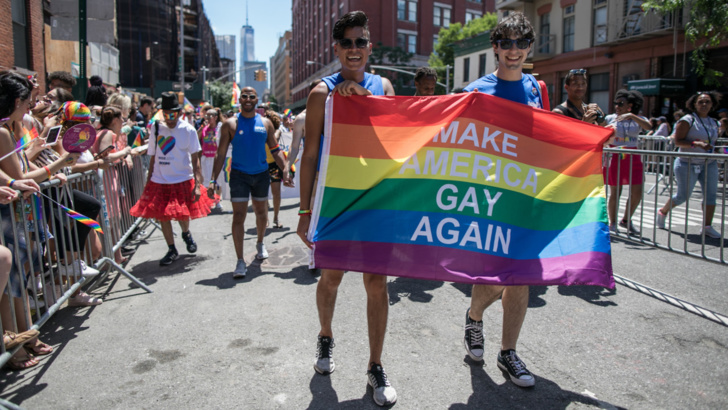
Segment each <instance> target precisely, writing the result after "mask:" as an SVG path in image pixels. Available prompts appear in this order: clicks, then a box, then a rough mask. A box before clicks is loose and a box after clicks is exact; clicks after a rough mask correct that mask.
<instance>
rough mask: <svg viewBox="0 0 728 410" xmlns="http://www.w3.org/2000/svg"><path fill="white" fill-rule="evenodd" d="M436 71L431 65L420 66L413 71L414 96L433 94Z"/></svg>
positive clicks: (435, 83)
mask: <svg viewBox="0 0 728 410" xmlns="http://www.w3.org/2000/svg"><path fill="white" fill-rule="evenodd" d="M436 85H437V71H435V69H434V68H432V67H420V68H418V69H417V71H415V96H426V95H435V86H436Z"/></svg>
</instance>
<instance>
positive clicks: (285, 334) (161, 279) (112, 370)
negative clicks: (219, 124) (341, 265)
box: [0, 199, 728, 409]
mask: <svg viewBox="0 0 728 410" xmlns="http://www.w3.org/2000/svg"><path fill="white" fill-rule="evenodd" d="M225 205H226V211H227V212H225V213H223V214H213V215H211V216H209V217H207V218H204V219H200V220H195V221H193V222H192V225H191V230H192V233H193V235H194V237H195V239H196V240H197V242H198V245H199V251H198V252H197V254H196V255H188V254H186V252H184V251H183V249H184V244H183V243H182V240H181V238H179V237H178V238H177V246H178V249H180V251H181V257H180V259H179V260H177V261H176V262H175V263H174V264H172V265H171V266H169V267H160V266H159V264H158V261H159V259H160V258H161V257H162V256H163V255H164V253H165V252H166V245H165V244H164V241H163V239H162V235H161V232H160V231H158V230H155V231H154V232H151V235H150V236H149V237H148V239H146V240H144V241H141V242H138V243H135V244H134V245H135V246H138V251H137V252H136V254H135V255H134V256H133V258H132V259H131V261H130V263H129V265H128V270H129V272H130V273H131V274H133V275H135V276H137V277H138V278H140V279H141V280H142V281H143V282H144V283H145V284H147V285H148V286H149V287H150V288H151V289H152V290H153V291H154V293H151V294H148V293H146V292H144V291H143V290H141V289H139V288H137V287H135V286H133V285H132V283H131V282H130V281H129V280H128V279H127V278H125V277H123V276H118V275H116V274H113V275H111V276H110V277H109V278H108V279H107V280H106V281H105V282H104V283H103V284H102V285H101V286H100V287H99V288H97V289H96V290H95V291H94V292H93V293H94V294H96V295H101V296H102V297H103V298H104V303H103V304H102V305H100V306H97V307H91V308H69V307H64V308H62V309H61V310H60V311H59V312H58V313H57V314H56V315H55V316H54V317H53V318H52V319H51V320H50V321H49V322H48V323H47V324H46V325H45V326H44V327H43V328H42V329H41V338H42V340H44V341H46V342H48V343H50V344H51V345H53V346H54V348H55V352H54V353H53V354H51V355H50V356H46V357H43V359H42V361H41V365H40V366H37V367H35V368H33V369H30V370H28V371H24V372H2V373H0V386H2V387H1V393H0V397H2V398H3V399H5V400H8V401H10V402H12V403H15V404H17V405H19V406H21V407H23V408H27V409H146V408H162V409H233V408H245V409H269V408H281V409H301V408H310V409H331V408H352V409H367V408H377V406H376V405H375V404H374V403H373V401H372V400H371V397H370V395H371V390H370V389H369V388H367V383H366V376H365V372H366V365H367V363H366V361H367V358H368V342H367V331H366V311H365V302H366V295H365V292H364V289H363V286H362V280H361V274H359V273H354V272H351V273H347V274H346V275H345V276H344V280H343V282H342V285H341V287H340V290H339V295H338V303H337V308H336V314H335V317H334V332H335V343H336V347H335V349H334V357H335V359H336V363H337V369H336V371H335V372H334V373H333V374H332V375H330V376H321V375H318V374H316V373H315V371H314V369H313V362H314V357H315V350H316V335H317V333H318V330H319V325H318V316H317V312H316V305H315V290H316V283H317V280H318V278H317V276H316V275H314V274H312V273H311V272H310V271H309V270H308V268H307V260H308V257H307V250H306V248H305V247H304V246H303V244H302V243H301V241H300V240H299V239H298V237H297V236H296V234H295V224H296V223H297V219H298V217H297V215H296V211H297V209H298V204H297V200H295V199H286V200H284V203H283V205H284V206H283V211H282V214H281V221H282V223H283V224H284V225H285V228H284V229H282V230H271V229H269V230H268V231H267V235H266V244H267V247H268V251H269V252H270V258H269V259H268V260H266V261H264V262H263V263H253V264H252V266H251V267H250V268H249V274H248V276H247V278H245V279H244V280H235V279H233V278H232V270H233V269H234V267H235V254H234V250H233V246H232V238H231V236H230V224H231V220H232V214H231V213H230V206H229V203H225ZM251 215H252V213H251ZM175 229H176V231H177V233H178V234H179V228H178V227H175ZM254 232H255V231H254V224H253V221H252V218H251V217H250V216H249V219H248V221H246V240H245V254H246V257H247V258H248V260H249V261H250V260H252V259H253V255H254V253H255V246H254V245H255V238H254ZM710 246H715V245H714V244H712V245H710ZM612 253H613V263H614V272H615V274H616V275H619V276H621V277H625V278H628V279H631V280H634V281H637V282H639V283H642V284H644V285H647V286H650V287H652V288H655V289H658V290H660V291H663V292H665V293H667V294H670V295H673V296H675V297H678V298H680V299H683V300H685V301H688V302H690V303H693V304H695V305H698V306H701V307H703V308H706V309H710V310H713V311H716V312H718V313H721V314H723V315H725V314H728V298H726V297H725V295H724V292H725V289H728V269H726V268H725V266H722V265H718V264H715V263H711V262H706V261H703V260H700V259H696V258H691V257H687V256H684V255H677V254H674V253H670V252H668V251H664V250H657V249H653V248H650V247H648V246H646V245H642V244H636V243H633V242H628V241H624V240H621V239H617V240H615V241H614V242H613V251H612ZM372 257H376V255H372ZM530 291H531V294H530V301H529V311H528V314H527V316H526V322H525V324H524V327H523V331H522V333H521V338H520V342H519V348H518V352H519V355H520V356H521V358H522V359H523V360H524V361H525V362H526V364H527V365H528V368H529V370H531V371H532V372H533V373H534V374H535V376H536V386H535V387H534V388H531V389H522V388H519V387H517V386H515V385H513V384H512V383H511V382H510V381H508V380H507V379H506V378H505V377H504V375H503V373H502V372H501V371H500V370H499V369H498V368H497V366H496V354H497V352H498V349H499V343H500V326H501V316H502V309H501V306H500V304H499V303H496V304H494V305H493V306H491V308H490V309H488V310H487V311H486V316H485V319H484V320H485V338H486V353H485V357H486V360H485V362H484V363H475V362H472V361H471V360H470V359H468V358H467V357H466V354H465V350H464V348H463V324H464V316H465V311H466V309H467V307H468V306H469V296H470V286H466V285H461V284H453V283H443V282H431V281H418V280H412V279H401V278H389V295H390V311H389V324H388V333H387V339H386V341H385V348H384V350H385V352H384V356H383V364H384V367H385V369H386V371H387V373H388V375H389V379H390V381H391V382H392V385H393V386H394V387H395V388H396V389H397V393H398V396H399V400H398V402H397V404H395V406H394V407H396V408H401V409H465V408H473V409H475V408H477V409H490V408H493V409H499V408H509V409H534V408H537V409H580V408H606V409H613V408H635V409H655V408H660V409H662V408H676V409H677V408H679V409H686V408H690V409H717V408H728V327H726V326H724V325H721V324H718V323H715V322H713V321H710V320H707V319H705V318H702V317H700V316H698V315H695V314H693V313H690V312H688V311H686V310H683V309H680V308H678V307H675V306H672V305H670V304H667V303H665V302H663V301H660V300H657V299H655V298H653V297H650V296H646V295H644V294H642V293H639V292H636V291H634V290H632V289H629V288H626V287H624V286H621V285H617V287H616V289H614V290H609V289H602V288H597V287H588V286H574V287H565V286H551V287H532V288H531V290H530Z"/></svg>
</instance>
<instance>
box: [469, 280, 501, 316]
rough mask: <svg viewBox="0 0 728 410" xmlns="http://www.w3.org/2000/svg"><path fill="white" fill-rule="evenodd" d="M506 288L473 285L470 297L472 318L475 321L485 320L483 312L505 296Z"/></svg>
mask: <svg viewBox="0 0 728 410" xmlns="http://www.w3.org/2000/svg"><path fill="white" fill-rule="evenodd" d="M504 290H505V286H491V285H473V292H472V295H471V296H470V318H471V319H473V320H475V321H478V322H479V321H482V320H483V312H485V309H486V308H488V306H490V305H491V304H493V302H495V301H496V300H498V298H499V297H500V296H501V294H503V291H504Z"/></svg>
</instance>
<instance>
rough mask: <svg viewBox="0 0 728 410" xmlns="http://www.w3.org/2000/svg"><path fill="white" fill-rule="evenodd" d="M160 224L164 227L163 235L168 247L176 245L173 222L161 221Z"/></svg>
mask: <svg viewBox="0 0 728 410" xmlns="http://www.w3.org/2000/svg"><path fill="white" fill-rule="evenodd" d="M159 224H160V225H161V226H162V235H164V240H165V241H166V242H167V246H172V245H174V231H173V230H172V222H171V221H159Z"/></svg>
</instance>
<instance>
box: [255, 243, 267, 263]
mask: <svg viewBox="0 0 728 410" xmlns="http://www.w3.org/2000/svg"><path fill="white" fill-rule="evenodd" d="M255 249H257V250H258V253H257V254H255V259H268V251H267V250H266V249H265V244H264V243H263V242H261V243H256V244H255Z"/></svg>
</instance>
